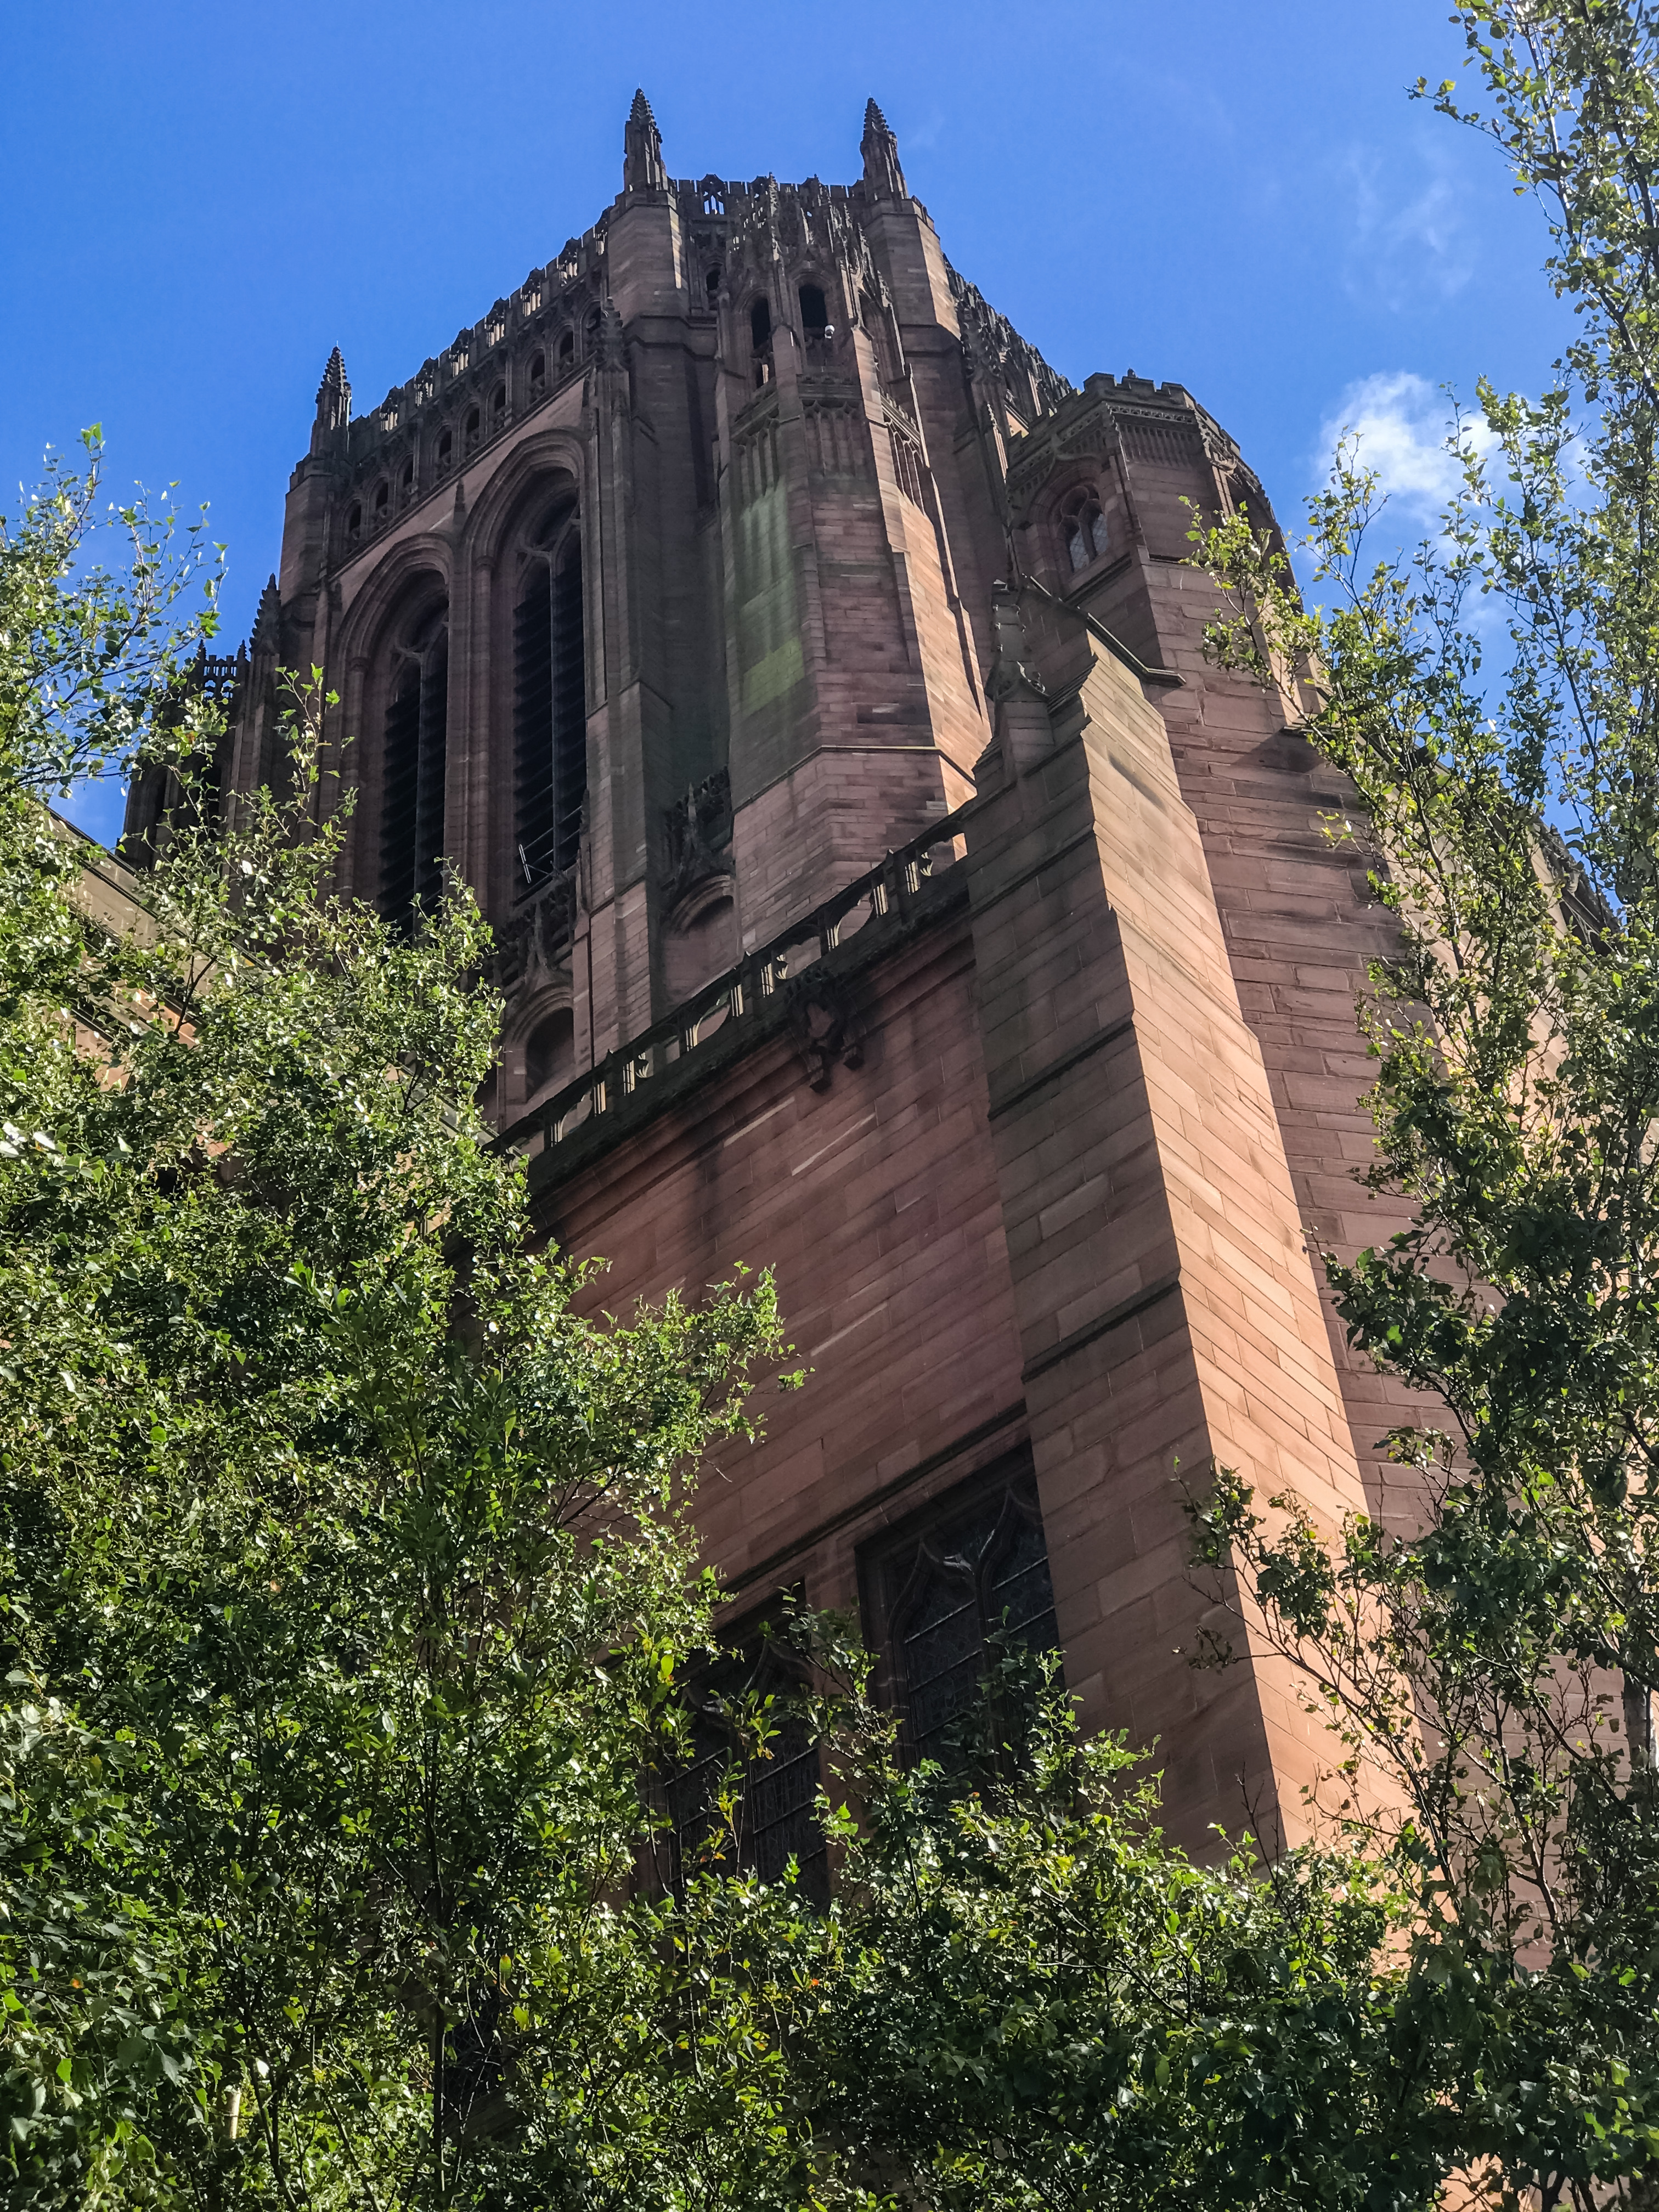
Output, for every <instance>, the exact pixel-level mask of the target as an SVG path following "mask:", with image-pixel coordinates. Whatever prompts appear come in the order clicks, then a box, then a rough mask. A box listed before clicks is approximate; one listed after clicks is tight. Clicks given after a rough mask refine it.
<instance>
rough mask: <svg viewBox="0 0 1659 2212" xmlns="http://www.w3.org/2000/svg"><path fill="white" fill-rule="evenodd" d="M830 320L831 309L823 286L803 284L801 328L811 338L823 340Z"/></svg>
mask: <svg viewBox="0 0 1659 2212" xmlns="http://www.w3.org/2000/svg"><path fill="white" fill-rule="evenodd" d="M828 322H829V307H828V306H827V305H826V303H825V301H824V297H823V289H822V287H821V286H819V285H817V284H803V285H802V286H801V288H800V323H801V328H802V329H803V330H804V331H805V333H806V335H807V337H809V338H821V337H823V332H824V326H825V325H826V324H827V323H828Z"/></svg>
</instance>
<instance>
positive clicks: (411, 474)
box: [398, 460, 415, 499]
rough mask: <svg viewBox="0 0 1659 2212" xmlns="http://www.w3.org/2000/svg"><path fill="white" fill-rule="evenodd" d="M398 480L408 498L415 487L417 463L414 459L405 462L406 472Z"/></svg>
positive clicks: (405, 496)
mask: <svg viewBox="0 0 1659 2212" xmlns="http://www.w3.org/2000/svg"><path fill="white" fill-rule="evenodd" d="M398 482H399V486H400V488H401V489H402V492H403V495H404V498H405V499H407V498H408V497H409V496H410V494H411V493H412V492H413V491H414V489H415V464H414V462H413V461H412V460H409V461H405V462H404V472H403V475H402V477H400V478H399V479H398Z"/></svg>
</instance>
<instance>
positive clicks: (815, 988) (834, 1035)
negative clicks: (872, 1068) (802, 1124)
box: [784, 969, 864, 1091]
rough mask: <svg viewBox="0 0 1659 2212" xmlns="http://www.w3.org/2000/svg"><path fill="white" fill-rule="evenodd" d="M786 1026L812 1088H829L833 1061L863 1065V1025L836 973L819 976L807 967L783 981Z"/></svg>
mask: <svg viewBox="0 0 1659 2212" xmlns="http://www.w3.org/2000/svg"><path fill="white" fill-rule="evenodd" d="M784 989H785V991H786V992H787V1003H788V1007H789V1027H790V1030H791V1032H792V1034H793V1037H794V1040H795V1049H796V1051H797V1052H798V1053H799V1054H800V1057H801V1065H802V1066H804V1067H805V1070H806V1080H807V1081H808V1083H809V1084H811V1086H812V1088H813V1090H814V1091H823V1090H826V1089H827V1088H828V1087H829V1078H830V1076H831V1075H832V1074H833V1073H834V1072H835V1062H836V1060H839V1061H840V1062H841V1064H842V1066H843V1067H862V1066H863V1065H864V1024H863V1023H862V1021H860V1018H859V1013H858V1009H857V1007H856V1006H854V1002H853V994H852V992H851V990H850V989H849V988H848V986H847V984H845V983H844V982H843V981H842V979H841V977H840V976H838V975H817V974H815V973H813V972H812V971H811V970H810V969H809V970H808V972H807V973H806V974H805V975H796V976H793V977H792V978H791V979H790V981H788V982H787V983H786V984H785V986H784Z"/></svg>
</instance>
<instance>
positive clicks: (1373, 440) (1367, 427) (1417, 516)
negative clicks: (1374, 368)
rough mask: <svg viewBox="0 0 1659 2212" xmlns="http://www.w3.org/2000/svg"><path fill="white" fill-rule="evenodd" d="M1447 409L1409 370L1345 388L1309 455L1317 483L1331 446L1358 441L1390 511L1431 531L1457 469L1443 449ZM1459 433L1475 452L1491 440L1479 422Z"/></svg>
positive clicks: (1454, 485)
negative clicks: (1346, 438) (1346, 440)
mask: <svg viewBox="0 0 1659 2212" xmlns="http://www.w3.org/2000/svg"><path fill="white" fill-rule="evenodd" d="M1450 416H1451V403H1450V401H1449V399H1448V398H1447V396H1446V394H1445V393H1444V392H1442V391H1440V390H1438V389H1437V387H1436V386H1434V385H1432V384H1431V383H1430V382H1429V381H1428V380H1427V379H1426V378H1425V377H1421V376H1417V375H1414V374H1413V373H1412V372H1411V370H1409V369H1403V368H1402V369H1391V370H1383V371H1382V372H1380V373H1379V374H1376V375H1375V376H1362V377H1360V378H1359V379H1358V381H1357V382H1355V383H1353V384H1351V385H1349V386H1348V387H1347V389H1346V391H1345V392H1343V394H1342V396H1341V398H1340V399H1339V400H1338V402H1337V404H1336V406H1335V408H1334V410H1332V412H1331V413H1330V414H1329V415H1328V416H1327V417H1326V418H1325V420H1324V422H1322V423H1321V425H1320V429H1319V446H1318V450H1317V453H1316V455H1315V457H1314V459H1315V465H1316V470H1317V471H1318V473H1319V475H1320V476H1321V477H1322V476H1323V475H1324V473H1325V471H1326V470H1327V469H1328V467H1329V466H1330V460H1331V456H1332V454H1333V453H1334V451H1335V449H1336V446H1337V442H1338V441H1339V440H1340V439H1341V438H1343V437H1344V436H1349V437H1352V438H1355V439H1357V440H1358V449H1359V452H1358V458H1359V460H1360V463H1361V465H1362V466H1364V467H1365V468H1368V469H1374V470H1375V471H1376V474H1377V476H1378V477H1379V478H1380V480H1381V484H1382V489H1383V491H1384V492H1386V493H1387V494H1388V496H1389V505H1390V506H1391V507H1393V508H1395V510H1396V511H1403V512H1404V513H1407V514H1408V515H1410V516H1411V517H1412V518H1413V520H1415V521H1417V522H1418V523H1419V524H1422V525H1425V526H1431V525H1432V524H1434V523H1435V522H1437V520H1438V519H1439V516H1440V513H1441V510H1442V509H1443V507H1444V506H1445V504H1446V502H1447V501H1448V500H1449V498H1450V497H1451V495H1452V494H1453V493H1454V492H1455V490H1456V489H1457V484H1458V480H1459V469H1458V464H1457V462H1456V460H1455V458H1454V456H1453V455H1452V454H1451V453H1449V452H1448V451H1447V450H1446V434H1447V430H1448V428H1449V422H1450ZM1465 435H1467V436H1468V437H1469V438H1471V439H1472V440H1473V441H1474V444H1475V445H1476V447H1478V448H1480V449H1481V450H1485V449H1486V448H1487V447H1489V446H1490V444H1491V434H1490V432H1489V431H1488V430H1487V428H1486V423H1485V422H1484V421H1483V420H1482V419H1480V417H1479V416H1477V417H1476V419H1475V421H1474V423H1473V424H1468V423H1466V425H1465Z"/></svg>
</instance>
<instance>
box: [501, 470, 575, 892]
mask: <svg viewBox="0 0 1659 2212" xmlns="http://www.w3.org/2000/svg"><path fill="white" fill-rule="evenodd" d="M541 539H542V545H543V547H544V549H545V550H541V549H539V548H538V551H537V552H536V554H535V555H534V556H533V557H532V560H531V562H530V563H529V566H528V568H526V574H525V580H524V586H523V590H522V592H521V594H520V599H519V604H518V606H517V607H516V609H515V610H514V611H513V755H514V784H515V802H516V803H515V812H516V816H517V857H518V863H519V867H518V890H519V895H520V896H521V897H522V896H524V895H525V894H526V892H528V891H532V890H535V888H536V887H537V885H538V884H543V883H545V882H546V881H547V879H548V878H549V877H550V876H554V875H557V874H561V873H562V872H563V871H564V870H566V869H568V868H570V867H573V866H574V865H575V860H576V854H577V849H578V848H579V846H580V842H581V829H582V808H583V805H584V803H585V802H586V798H587V670H586V659H585V658H584V653H583V643H582V542H581V528H580V520H579V518H578V516H577V513H576V511H575V509H574V507H570V506H567V507H563V508H562V509H558V510H556V512H555V513H554V515H553V516H552V517H551V518H550V521H549V523H548V524H547V526H545V527H544V530H543V532H541Z"/></svg>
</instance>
